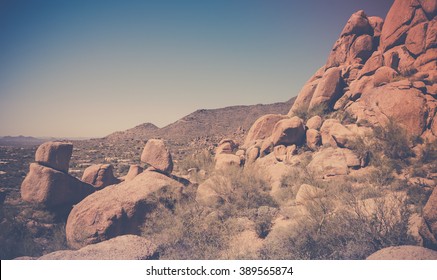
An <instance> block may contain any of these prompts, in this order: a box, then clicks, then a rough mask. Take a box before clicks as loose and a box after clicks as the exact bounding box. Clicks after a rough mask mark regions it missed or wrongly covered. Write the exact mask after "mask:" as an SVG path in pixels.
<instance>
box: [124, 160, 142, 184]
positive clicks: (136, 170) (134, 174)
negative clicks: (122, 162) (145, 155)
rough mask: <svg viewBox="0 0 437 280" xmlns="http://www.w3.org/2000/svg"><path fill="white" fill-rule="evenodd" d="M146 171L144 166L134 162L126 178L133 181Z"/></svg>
mask: <svg viewBox="0 0 437 280" xmlns="http://www.w3.org/2000/svg"><path fill="white" fill-rule="evenodd" d="M143 171H144V168H142V167H141V166H139V165H138V164H132V165H131V166H130V167H129V171H128V172H127V175H126V178H125V179H124V180H125V181H126V182H128V181H132V180H133V179H134V178H135V177H137V176H138V175H139V174H141V173H142V172H143Z"/></svg>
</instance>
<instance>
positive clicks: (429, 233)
mask: <svg viewBox="0 0 437 280" xmlns="http://www.w3.org/2000/svg"><path fill="white" fill-rule="evenodd" d="M423 219H424V222H423V224H422V226H421V227H420V230H419V233H420V235H421V236H422V238H423V245H424V246H425V247H428V248H431V249H434V250H437V188H434V190H433V192H432V194H431V196H430V197H429V199H428V202H427V203H426V204H425V207H424V208H423Z"/></svg>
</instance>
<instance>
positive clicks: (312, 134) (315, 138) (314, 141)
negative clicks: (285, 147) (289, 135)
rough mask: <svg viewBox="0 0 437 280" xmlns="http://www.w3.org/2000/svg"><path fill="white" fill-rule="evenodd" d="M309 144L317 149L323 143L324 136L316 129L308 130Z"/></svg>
mask: <svg viewBox="0 0 437 280" xmlns="http://www.w3.org/2000/svg"><path fill="white" fill-rule="evenodd" d="M306 139H307V146H308V148H310V149H311V150H313V151H315V150H317V148H318V147H319V146H320V145H321V144H322V136H321V135H320V132H319V131H317V130H315V129H308V130H307V132H306Z"/></svg>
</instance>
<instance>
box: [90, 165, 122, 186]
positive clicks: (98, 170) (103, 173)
mask: <svg viewBox="0 0 437 280" xmlns="http://www.w3.org/2000/svg"><path fill="white" fill-rule="evenodd" d="M82 181H83V182H85V183H88V184H91V185H93V186H94V187H96V188H99V189H100V188H104V187H106V186H109V185H114V184H118V183H120V180H118V179H117V178H115V177H114V173H113V167H112V165H110V164H94V165H91V166H89V167H88V168H86V169H85V170H84V172H83V176H82Z"/></svg>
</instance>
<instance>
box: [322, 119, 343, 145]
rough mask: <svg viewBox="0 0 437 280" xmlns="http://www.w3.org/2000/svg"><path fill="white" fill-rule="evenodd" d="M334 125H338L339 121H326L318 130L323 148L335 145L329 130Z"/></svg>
mask: <svg viewBox="0 0 437 280" xmlns="http://www.w3.org/2000/svg"><path fill="white" fill-rule="evenodd" d="M334 124H340V121H339V120H337V119H327V120H325V121H324V122H323V124H322V127H321V128H320V136H321V137H322V144H323V145H324V146H336V145H337V144H336V143H335V141H334V139H333V138H332V136H331V128H332V127H333V126H334Z"/></svg>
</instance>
